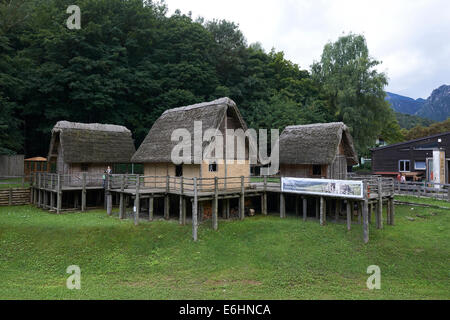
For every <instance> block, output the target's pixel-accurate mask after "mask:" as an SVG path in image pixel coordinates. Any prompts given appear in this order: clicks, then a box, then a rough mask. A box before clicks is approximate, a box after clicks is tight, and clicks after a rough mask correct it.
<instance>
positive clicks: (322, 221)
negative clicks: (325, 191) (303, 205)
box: [320, 197, 327, 226]
mask: <svg viewBox="0 0 450 320" xmlns="http://www.w3.org/2000/svg"><path fill="white" fill-rule="evenodd" d="M325 210H326V208H325V199H324V198H323V197H320V225H321V226H324V225H325V223H326V221H327V215H326V213H325Z"/></svg>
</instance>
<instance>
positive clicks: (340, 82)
mask: <svg viewBox="0 0 450 320" xmlns="http://www.w3.org/2000/svg"><path fill="white" fill-rule="evenodd" d="M379 64H380V62H379V61H377V60H374V59H372V58H371V57H370V55H369V50H368V48H367V44H366V40H365V38H364V36H362V35H354V34H349V35H345V36H342V37H340V38H339V39H338V41H336V42H334V43H328V44H327V45H326V46H325V48H324V50H323V53H322V57H321V59H320V61H319V62H316V63H314V65H313V66H312V76H313V78H314V79H316V80H317V81H318V82H319V83H320V84H321V86H322V89H323V91H324V93H325V95H326V97H327V101H328V108H329V112H330V113H331V114H332V115H334V116H335V117H336V119H337V120H339V121H343V122H344V123H346V124H347V125H348V126H349V127H350V129H351V132H352V135H353V137H354V139H355V144H356V148H357V150H358V152H359V153H360V154H362V153H365V152H366V150H367V147H369V146H370V145H372V144H373V142H374V141H375V139H376V138H377V137H379V136H382V137H383V138H384V139H385V140H386V141H388V142H395V141H399V140H401V138H402V137H401V134H400V127H399V126H398V123H397V121H396V120H395V118H394V116H393V114H394V113H393V111H392V110H391V108H390V104H389V102H387V101H386V100H385V97H386V93H385V91H384V87H385V86H386V85H387V77H386V75H385V74H384V73H378V72H377V71H376V70H375V69H374V68H375V67H376V66H377V65H379Z"/></svg>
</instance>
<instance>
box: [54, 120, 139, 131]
mask: <svg viewBox="0 0 450 320" xmlns="http://www.w3.org/2000/svg"><path fill="white" fill-rule="evenodd" d="M61 129H63V130H64V129H75V130H92V131H105V132H122V133H131V131H130V130H129V129H128V128H126V127H125V126H121V125H116V124H103V123H82V122H71V121H67V120H61V121H58V122H57V123H56V125H55V126H54V127H53V129H52V131H54V130H61Z"/></svg>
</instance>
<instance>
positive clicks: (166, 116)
mask: <svg viewBox="0 0 450 320" xmlns="http://www.w3.org/2000/svg"><path fill="white" fill-rule="evenodd" d="M227 115H228V116H229V117H231V118H233V119H234V120H235V121H236V122H237V124H236V126H238V127H241V128H242V129H243V130H244V131H245V130H247V125H246V123H245V121H244V119H243V118H242V116H241V113H240V112H239V110H238V108H237V106H236V103H235V102H234V101H233V100H231V99H229V98H220V99H217V100H214V101H210V102H203V103H198V104H194V105H190V106H185V107H179V108H174V109H169V110H166V111H165V112H164V113H163V114H162V115H161V116H160V117H159V118H158V120H156V122H155V123H154V124H153V126H152V128H151V129H150V132H149V133H148V135H147V137H146V138H145V140H144V142H143V143H142V144H141V146H140V147H139V149H138V150H137V152H136V153H135V154H134V156H133V158H132V161H133V162H145V163H169V162H172V160H171V152H172V149H173V148H174V146H175V145H177V144H178V142H173V141H171V135H172V132H173V131H174V130H175V129H181V128H184V129H187V130H188V131H189V133H190V134H191V138H192V143H191V148H192V150H191V156H192V157H193V156H194V121H202V132H203V133H204V132H205V131H206V130H207V129H210V128H212V129H217V130H221V131H223V129H224V123H225V122H226V121H225V119H226V118H227ZM222 133H223V134H224V132H222ZM205 147H206V144H205V143H204V144H203V148H205Z"/></svg>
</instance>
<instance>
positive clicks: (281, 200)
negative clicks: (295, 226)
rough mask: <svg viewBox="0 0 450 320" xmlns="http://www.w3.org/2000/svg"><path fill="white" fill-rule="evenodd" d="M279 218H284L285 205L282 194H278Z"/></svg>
mask: <svg viewBox="0 0 450 320" xmlns="http://www.w3.org/2000/svg"><path fill="white" fill-rule="evenodd" d="M280 218H286V204H285V199H284V193H283V192H280Z"/></svg>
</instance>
